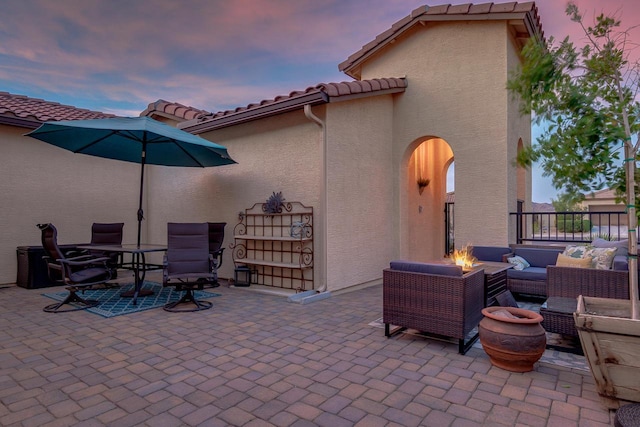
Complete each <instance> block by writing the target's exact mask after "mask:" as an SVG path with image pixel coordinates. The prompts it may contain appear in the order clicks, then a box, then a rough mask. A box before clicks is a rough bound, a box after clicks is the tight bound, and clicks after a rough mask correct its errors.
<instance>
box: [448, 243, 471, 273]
mask: <svg viewBox="0 0 640 427" xmlns="http://www.w3.org/2000/svg"><path fill="white" fill-rule="evenodd" d="M472 251H473V247H471V246H470V245H467V246H463V247H462V249H460V250H455V249H454V251H453V254H452V255H451V259H452V260H453V262H454V263H455V264H456V265H459V266H461V267H462V268H463V269H464V270H470V269H471V268H472V267H473V264H474V263H475V262H476V261H477V260H478V259H477V258H476V257H474V256H473V255H472V253H471V252H472Z"/></svg>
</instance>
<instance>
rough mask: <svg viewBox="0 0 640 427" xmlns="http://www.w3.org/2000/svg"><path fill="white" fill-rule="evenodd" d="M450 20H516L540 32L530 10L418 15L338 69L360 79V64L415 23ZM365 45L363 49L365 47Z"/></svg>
mask: <svg viewBox="0 0 640 427" xmlns="http://www.w3.org/2000/svg"><path fill="white" fill-rule="evenodd" d="M452 21H507V22H509V21H518V22H524V25H525V27H526V29H527V31H528V33H529V37H534V36H535V37H540V38H542V34H540V31H539V30H538V26H537V25H536V24H535V19H534V16H533V14H532V12H531V11H525V12H504V13H491V14H477V15H474V14H464V15H420V16H416V17H415V18H414V19H412V20H410V21H408V22H406V23H404V25H401V26H398V27H396V28H392V29H393V31H387V32H385V33H388V34H387V35H386V36H385V33H382V34H381V36H382V37H380V36H378V37H377V38H376V40H374V41H372V42H371V43H369V44H370V45H372V47H371V48H370V49H369V50H367V51H366V52H365V53H362V50H360V51H359V52H357V53H355V54H354V55H352V56H350V57H349V58H347V60H346V61H343V62H341V63H340V64H338V70H339V71H341V72H343V73H345V74H347V75H348V76H349V77H351V78H353V79H356V80H360V79H361V77H362V75H361V69H362V67H361V66H362V64H363V63H364V62H365V61H367V59H369V58H370V57H371V56H373V55H375V54H376V53H377V52H379V51H380V50H382V49H384V48H386V47H387V45H388V44H390V43H394V42H395V40H396V39H397V38H398V37H399V36H401V35H402V34H404V33H405V32H406V31H408V30H410V29H411V28H413V27H415V26H416V25H425V24H426V23H428V22H452ZM366 46H367V45H365V49H366Z"/></svg>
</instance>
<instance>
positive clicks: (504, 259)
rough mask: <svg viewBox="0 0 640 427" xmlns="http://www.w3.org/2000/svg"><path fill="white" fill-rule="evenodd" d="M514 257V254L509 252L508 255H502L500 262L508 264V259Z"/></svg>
mask: <svg viewBox="0 0 640 427" xmlns="http://www.w3.org/2000/svg"><path fill="white" fill-rule="evenodd" d="M514 256H516V254H515V253H514V252H509V253H508V254H503V255H502V262H509V258H513V257H514Z"/></svg>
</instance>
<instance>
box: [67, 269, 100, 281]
mask: <svg viewBox="0 0 640 427" xmlns="http://www.w3.org/2000/svg"><path fill="white" fill-rule="evenodd" d="M69 278H70V279H71V281H72V282H73V283H81V282H94V283H95V282H97V281H99V280H108V279H109V272H108V271H106V270H105V269H104V268H99V267H91V268H85V269H84V270H78V271H75V272H73V273H71V275H70V277H69Z"/></svg>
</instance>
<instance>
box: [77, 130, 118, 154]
mask: <svg viewBox="0 0 640 427" xmlns="http://www.w3.org/2000/svg"><path fill="white" fill-rule="evenodd" d="M116 133H117V132H115V131H111V132H109V133H108V134H106V135H105V136H103V137H102V138H98V139H96V140H95V141H91V142H90V143H88V144H86V145H83V146H82V147H79V148H77V149H75V150H72V152H74V153H81V152H82V151H83V150H86V149H87V148H89V147H91V146H93V145H96V144H97V143H99V142H101V141H103V140H104V139H107V138H109V137H110V136H112V135H115V134H116Z"/></svg>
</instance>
